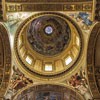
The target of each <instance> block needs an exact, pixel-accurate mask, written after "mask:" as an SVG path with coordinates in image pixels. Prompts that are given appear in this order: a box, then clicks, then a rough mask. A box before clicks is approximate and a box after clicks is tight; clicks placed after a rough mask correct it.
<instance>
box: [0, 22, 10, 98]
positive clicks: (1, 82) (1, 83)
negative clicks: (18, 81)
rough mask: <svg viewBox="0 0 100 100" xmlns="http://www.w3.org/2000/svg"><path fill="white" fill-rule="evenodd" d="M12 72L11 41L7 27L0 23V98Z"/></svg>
mask: <svg viewBox="0 0 100 100" xmlns="http://www.w3.org/2000/svg"><path fill="white" fill-rule="evenodd" d="M10 72H11V50H10V42H9V38H8V33H7V30H6V28H5V27H4V25H2V24H1V23H0V98H3V96H4V94H5V92H6V89H7V87H8V83H9V78H10Z"/></svg>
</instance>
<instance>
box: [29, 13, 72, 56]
mask: <svg viewBox="0 0 100 100" xmlns="http://www.w3.org/2000/svg"><path fill="white" fill-rule="evenodd" d="M70 34H71V30H70V27H69V25H68V23H67V22H66V21H65V20H63V19H62V18H61V17H59V16H54V15H46V16H45V15H44V16H41V17H39V18H36V19H34V20H33V21H32V22H31V25H30V26H29V29H28V32H27V38H28V41H29V43H30V44H31V46H32V48H33V49H34V50H35V51H36V52H38V53H40V54H43V55H47V56H52V55H56V54H59V53H61V52H62V51H63V50H64V49H66V48H67V45H68V42H69V41H70Z"/></svg>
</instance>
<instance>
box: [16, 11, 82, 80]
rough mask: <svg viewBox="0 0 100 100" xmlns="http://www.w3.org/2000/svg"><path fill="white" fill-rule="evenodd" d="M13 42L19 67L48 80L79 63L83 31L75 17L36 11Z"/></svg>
mask: <svg viewBox="0 0 100 100" xmlns="http://www.w3.org/2000/svg"><path fill="white" fill-rule="evenodd" d="M14 44H15V46H14V50H15V56H16V58H17V61H18V63H19V69H21V71H22V72H23V73H28V74H29V75H31V77H32V78H33V77H38V78H39V77H43V78H41V79H44V80H45V79H48V78H57V77H59V76H63V75H66V76H67V73H69V72H70V71H71V70H72V69H74V68H76V67H77V66H76V64H77V62H78V59H80V57H81V52H82V34H81V31H80V30H79V29H78V27H77V25H76V24H75V23H74V21H72V20H71V19H70V18H69V17H67V16H66V15H64V14H61V13H52V12H49V13H46V12H45V13H37V14H34V15H33V16H31V17H29V18H28V19H26V20H25V21H24V22H23V23H22V24H21V26H20V27H19V29H18V30H17V32H16V36H15V43H14ZM75 66H76V67H75Z"/></svg>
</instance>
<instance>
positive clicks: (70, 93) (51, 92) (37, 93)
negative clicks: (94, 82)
mask: <svg viewBox="0 0 100 100" xmlns="http://www.w3.org/2000/svg"><path fill="white" fill-rule="evenodd" d="M46 97H47V98H49V99H50V100H52V99H51V98H56V99H57V100H67V99H68V100H84V99H83V97H82V96H81V95H80V94H79V93H77V92H75V91H74V90H72V89H71V88H69V87H66V86H63V85H57V84H56V85H54V84H38V85H36V84H34V85H31V86H28V87H27V88H24V89H23V90H21V91H20V92H18V94H16V96H15V97H14V98H13V99H14V100H21V99H27V100H29V99H32V100H42V99H43V98H46Z"/></svg>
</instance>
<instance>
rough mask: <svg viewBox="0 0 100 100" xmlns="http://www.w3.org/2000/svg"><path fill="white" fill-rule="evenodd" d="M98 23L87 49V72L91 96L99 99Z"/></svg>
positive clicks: (99, 33) (99, 38)
mask: <svg viewBox="0 0 100 100" xmlns="http://www.w3.org/2000/svg"><path fill="white" fill-rule="evenodd" d="M99 59H100V23H97V24H96V25H95V26H94V27H93V29H92V32H91V35H90V39H89V43H88V50H87V73H88V80H89V85H90V89H91V92H92V95H93V98H94V99H96V100H99V99H100V61H99Z"/></svg>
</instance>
